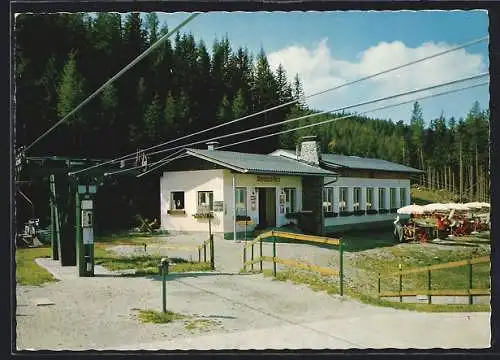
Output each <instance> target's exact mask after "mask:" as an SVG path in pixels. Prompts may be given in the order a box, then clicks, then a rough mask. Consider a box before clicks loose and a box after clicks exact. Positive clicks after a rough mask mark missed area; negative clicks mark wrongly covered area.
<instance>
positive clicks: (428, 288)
mask: <svg viewBox="0 0 500 360" xmlns="http://www.w3.org/2000/svg"><path fill="white" fill-rule="evenodd" d="M431 289H432V278H431V270H430V269H429V270H427V290H429V294H427V303H428V304H432V296H431Z"/></svg>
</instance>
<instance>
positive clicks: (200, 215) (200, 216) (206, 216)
mask: <svg viewBox="0 0 500 360" xmlns="http://www.w3.org/2000/svg"><path fill="white" fill-rule="evenodd" d="M193 217H194V218H195V219H213V218H214V214H212V213H198V214H193Z"/></svg>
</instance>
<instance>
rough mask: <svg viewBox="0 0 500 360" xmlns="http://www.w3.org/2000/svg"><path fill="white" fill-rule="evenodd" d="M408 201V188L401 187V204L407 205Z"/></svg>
mask: <svg viewBox="0 0 500 360" xmlns="http://www.w3.org/2000/svg"><path fill="white" fill-rule="evenodd" d="M407 204H408V203H407V201H406V188H404V187H402V188H399V205H400V206H401V207H402V206H406V205H407Z"/></svg>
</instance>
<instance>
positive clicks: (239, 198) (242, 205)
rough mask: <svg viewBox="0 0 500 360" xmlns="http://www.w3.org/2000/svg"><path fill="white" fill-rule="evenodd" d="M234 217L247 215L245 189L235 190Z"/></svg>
mask: <svg viewBox="0 0 500 360" xmlns="http://www.w3.org/2000/svg"><path fill="white" fill-rule="evenodd" d="M235 198H236V215H246V214H247V189H246V188H244V187H239V188H236V196H235Z"/></svg>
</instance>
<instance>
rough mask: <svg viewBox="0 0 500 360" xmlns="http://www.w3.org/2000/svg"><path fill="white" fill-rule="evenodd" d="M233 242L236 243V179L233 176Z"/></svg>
mask: <svg viewBox="0 0 500 360" xmlns="http://www.w3.org/2000/svg"><path fill="white" fill-rule="evenodd" d="M233 240H234V241H236V178H235V177H234V175H233Z"/></svg>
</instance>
